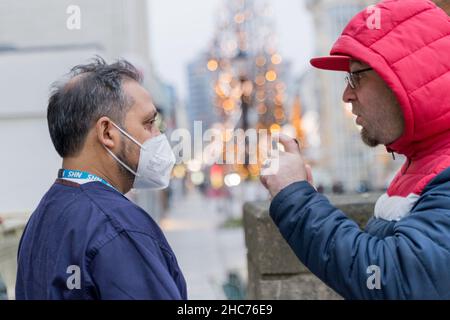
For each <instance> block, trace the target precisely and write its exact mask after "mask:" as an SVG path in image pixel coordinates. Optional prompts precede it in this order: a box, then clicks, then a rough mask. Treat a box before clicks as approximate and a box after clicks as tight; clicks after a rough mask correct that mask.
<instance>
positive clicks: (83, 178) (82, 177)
mask: <svg viewBox="0 0 450 320" xmlns="http://www.w3.org/2000/svg"><path fill="white" fill-rule="evenodd" d="M58 178H60V179H64V180H71V181H74V182H77V183H78V184H84V183H88V182H93V181H99V182H101V183H103V184H106V185H107V186H108V187H111V188H113V189H114V190H116V188H114V187H113V186H112V185H111V184H110V183H109V182H108V181H106V180H105V179H102V178H100V177H98V176H96V175H95V174H92V173H89V172H85V171H79V170H66V169H60V170H59V172H58Z"/></svg>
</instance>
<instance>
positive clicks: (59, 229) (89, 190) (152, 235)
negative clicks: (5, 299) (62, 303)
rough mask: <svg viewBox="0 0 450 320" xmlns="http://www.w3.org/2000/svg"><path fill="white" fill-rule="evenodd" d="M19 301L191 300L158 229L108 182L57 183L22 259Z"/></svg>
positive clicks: (36, 216)
mask: <svg viewBox="0 0 450 320" xmlns="http://www.w3.org/2000/svg"><path fill="white" fill-rule="evenodd" d="M16 299H187V292H186V282H185V280H184V277H183V274H182V273H181V270H180V268H179V266H178V263H177V260H176V258H175V255H174V253H173V252H172V249H171V248H170V246H169V244H168V243H167V240H166V239H165V237H164V235H163V233H162V231H161V229H160V228H159V226H158V225H157V224H156V223H155V221H153V219H152V218H151V217H150V216H149V215H148V214H147V213H146V212H145V211H144V210H142V209H141V208H139V207H138V206H137V205H135V204H134V203H132V202H131V201H130V200H128V199H127V198H126V197H125V196H123V195H122V194H121V193H119V192H118V191H116V190H114V189H112V188H111V187H108V186H106V185H104V184H102V183H101V182H90V183H86V184H82V185H80V184H77V183H73V182H70V181H65V180H60V179H58V180H57V181H56V182H55V184H54V185H53V186H52V187H51V188H50V190H49V191H48V192H47V193H46V195H45V196H44V198H43V199H42V200H41V202H40V204H39V206H38V208H37V209H36V210H35V212H34V213H33V214H32V216H31V218H30V220H29V222H28V224H27V226H26V228H25V231H24V234H23V235H22V239H21V241H20V246H19V253H18V272H17V280H16Z"/></svg>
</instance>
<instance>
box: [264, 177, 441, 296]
mask: <svg viewBox="0 0 450 320" xmlns="http://www.w3.org/2000/svg"><path fill="white" fill-rule="evenodd" d="M449 202H450V201H449V198H448V196H446V195H444V194H430V195H428V196H427V197H426V198H425V200H424V201H422V202H421V203H420V204H418V205H416V207H415V208H414V210H413V212H412V213H411V215H409V216H408V217H405V218H403V219H402V220H400V221H399V222H398V223H396V224H395V226H394V232H393V235H392V236H388V237H385V238H378V237H376V236H373V235H370V234H368V233H366V232H364V231H362V230H361V229H360V228H359V227H358V225H357V224H356V223H355V222H354V221H352V220H351V219H349V218H347V217H346V216H345V214H344V213H343V212H342V211H340V210H338V209H337V208H335V207H334V206H333V205H331V204H330V202H329V201H328V199H327V198H326V197H325V196H323V195H322V194H320V193H318V192H317V191H316V190H315V189H314V188H313V187H312V186H311V185H310V184H309V183H307V182H306V181H301V182H296V183H293V184H291V185H289V186H288V187H286V188H285V189H283V190H282V191H281V192H280V193H279V194H277V195H276V196H275V198H274V199H273V201H272V203H271V206H270V215H271V217H272V219H273V220H274V222H275V224H276V225H277V226H278V228H279V230H280V232H281V234H282V235H283V237H284V238H285V239H286V241H287V242H288V244H289V245H290V246H291V248H292V249H293V251H294V252H295V254H296V255H297V257H298V258H299V259H300V260H301V261H302V262H303V263H304V264H305V266H306V267H307V268H308V269H310V270H311V272H312V273H314V274H315V275H316V276H318V277H319V278H320V279H321V280H322V281H324V282H325V283H326V284H327V285H328V286H330V287H331V288H332V289H334V290H335V291H336V292H337V293H339V294H340V295H342V296H343V297H344V298H347V299H449V298H450V272H449V271H448V270H449V266H450V208H449V206H450V205H449V204H448V203H449ZM445 204H446V205H445ZM371 266H376V267H378V268H379V269H378V270H379V271H380V273H379V275H380V286H379V289H378V288H376V287H375V288H374V287H373V286H370V285H368V282H371V279H370V277H371V276H372V275H373V274H374V272H373V269H371V268H372V267H371ZM372 284H373V282H372Z"/></svg>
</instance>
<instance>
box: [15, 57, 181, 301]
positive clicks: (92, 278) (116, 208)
mask: <svg viewBox="0 0 450 320" xmlns="http://www.w3.org/2000/svg"><path fill="white" fill-rule="evenodd" d="M140 82H141V76H140V74H139V72H138V71H137V70H136V69H135V68H134V67H133V66H132V65H131V64H129V63H128V62H126V61H123V60H121V61H118V62H117V63H114V64H107V63H106V62H105V61H103V60H102V59H101V58H98V59H96V60H95V61H94V62H93V63H91V64H87V65H81V66H77V67H75V68H74V69H72V71H71V73H70V79H69V80H68V81H66V82H64V83H62V84H59V85H57V86H55V88H54V91H53V93H52V95H51V97H50V101H49V105H48V112H47V119H48V125H49V131H50V136H51V139H52V142H53V144H54V146H55V149H56V151H57V152H58V154H59V155H60V156H61V157H62V158H63V163H62V169H60V170H59V172H58V178H57V180H56V181H55V183H54V184H53V185H52V187H51V188H50V189H49V191H48V192H47V193H46V195H45V196H44V197H43V199H42V200H41V202H40V204H39V206H38V207H37V209H36V210H35V212H34V213H33V214H32V216H31V218H30V221H29V222H28V225H27V227H26V230H25V232H24V234H23V236H22V240H21V245H20V248H19V256H18V262H19V264H18V275H17V282H16V298H17V299H187V293H186V283H185V280H184V278H183V275H182V273H181V270H180V269H179V267H178V264H177V261H176V258H175V255H174V253H173V252H172V250H171V248H170V246H169V244H168V243H167V241H166V239H165V237H164V235H163V233H162V231H161V230H160V228H159V227H158V225H157V224H156V223H155V222H154V221H153V220H152V218H151V217H150V215H149V214H147V213H146V212H145V211H144V210H143V209H141V208H140V207H138V206H137V205H136V204H134V203H132V202H131V201H129V199H127V198H126V197H125V196H124V195H123V194H125V193H127V192H128V191H129V190H130V189H131V188H133V187H135V188H150V189H163V188H165V187H167V186H168V184H169V180H170V176H171V171H172V168H173V165H174V163H175V156H174V154H173V152H172V150H171V148H170V145H169V142H168V141H167V138H166V136H165V135H163V134H161V132H160V131H159V129H158V126H157V124H156V121H157V115H158V113H157V110H156V108H155V106H154V105H153V103H152V100H151V97H150V95H149V93H148V92H147V91H146V90H145V89H144V88H143V87H142V86H141V84H140Z"/></svg>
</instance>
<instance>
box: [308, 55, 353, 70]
mask: <svg viewBox="0 0 450 320" xmlns="http://www.w3.org/2000/svg"><path fill="white" fill-rule="evenodd" d="M350 60H351V57H349V56H340V55H333V56H328V57H318V58H313V59H311V60H310V63H311V65H312V66H313V67H316V68H318V69H324V70H334V71H347V72H348V71H350Z"/></svg>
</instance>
